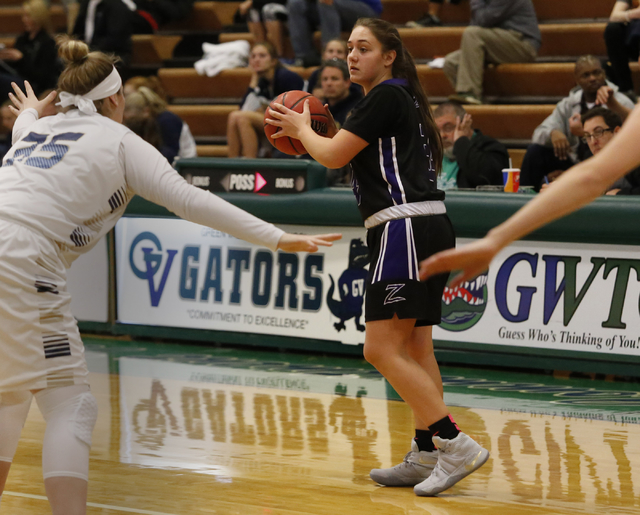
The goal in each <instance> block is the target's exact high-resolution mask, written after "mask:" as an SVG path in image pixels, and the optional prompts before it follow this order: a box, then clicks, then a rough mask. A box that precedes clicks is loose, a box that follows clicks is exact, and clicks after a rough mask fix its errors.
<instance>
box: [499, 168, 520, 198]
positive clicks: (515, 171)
mask: <svg viewBox="0 0 640 515" xmlns="http://www.w3.org/2000/svg"><path fill="white" fill-rule="evenodd" d="M502 183H503V184H504V191H506V192H507V193H517V192H518V190H519V189H520V169H519V168H504V169H503V170H502Z"/></svg>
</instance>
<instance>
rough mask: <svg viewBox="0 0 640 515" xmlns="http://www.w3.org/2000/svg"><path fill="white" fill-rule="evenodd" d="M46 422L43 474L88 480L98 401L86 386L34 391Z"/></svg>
mask: <svg viewBox="0 0 640 515" xmlns="http://www.w3.org/2000/svg"><path fill="white" fill-rule="evenodd" d="M35 398H36V402H37V403H38V407H39V408H40V411H41V412H42V416H43V417H44V419H45V420H46V422H47V429H46V430H45V433H44V442H43V444H42V473H43V476H44V478H45V479H47V478H50V477H56V476H63V477H77V478H79V479H84V480H85V481H88V480H89V450H90V448H91V433H92V432H93V427H94V426H95V424H96V420H97V418H98V404H97V402H96V399H95V397H94V396H93V395H92V394H91V392H90V391H89V387H88V386H87V385H74V386H64V387H61V388H47V389H45V390H42V391H40V392H38V393H37V394H35Z"/></svg>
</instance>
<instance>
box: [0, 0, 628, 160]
mask: <svg viewBox="0 0 640 515" xmlns="http://www.w3.org/2000/svg"><path fill="white" fill-rule="evenodd" d="M533 2H534V5H535V7H536V12H537V14H538V19H539V20H540V22H541V25H540V30H541V34H542V47H541V49H540V52H539V56H538V60H537V62H535V63H530V64H505V65H500V66H491V67H489V68H488V70H487V73H486V74H485V95H486V99H487V100H488V101H490V102H492V103H493V104H489V105H482V106H469V107H468V111H469V112H470V113H471V114H472V116H473V118H474V124H475V126H476V127H478V128H479V129H481V130H482V131H483V132H485V133H486V134H489V135H492V136H494V137H497V138H498V139H501V140H502V141H505V142H507V143H508V144H509V145H510V146H511V148H510V153H511V156H512V159H513V160H514V165H516V166H517V165H519V164H520V162H521V160H522V157H523V154H524V150H523V147H524V145H526V143H527V141H528V140H529V139H530V137H531V134H532V132H533V130H534V129H535V127H536V126H537V125H538V124H539V123H540V122H541V121H542V120H543V119H544V118H545V117H546V116H548V114H549V113H550V112H551V110H552V109H553V107H554V105H553V104H554V103H555V102H556V101H557V100H558V99H560V98H562V97H564V96H566V95H567V94H568V92H569V91H570V90H571V89H572V88H573V87H574V85H575V82H574V76H573V60H574V59H575V58H576V57H577V56H579V55H584V54H593V55H596V56H600V57H601V56H604V55H605V54H606V48H605V45H604V39H603V32H604V27H605V24H606V19H607V17H608V16H609V13H610V11H611V8H612V3H613V2H601V1H596V0H593V1H585V0H560V1H558V0H533ZM21 4H22V0H0V42H2V43H4V44H5V45H7V46H11V44H13V41H14V38H15V35H16V34H19V33H20V32H21V31H22V22H21V19H20V17H21ZM239 5H240V2H237V1H231V2H225V1H197V2H195V4H194V11H193V13H192V14H191V15H190V16H189V17H188V18H187V19H186V20H183V21H181V22H176V23H173V24H170V25H168V26H165V27H163V28H162V30H161V31H160V32H159V33H158V34H154V35H135V36H134V37H133V59H132V64H133V66H134V67H135V68H136V70H138V69H146V70H147V72H148V73H150V72H155V71H156V70H158V76H159V78H160V80H161V81H162V84H163V86H164V87H165V89H166V90H167V93H168V94H169V96H170V97H171V98H172V99H173V104H172V105H171V106H170V109H171V110H172V111H173V112H175V113H176V114H178V115H180V116H181V117H182V118H183V119H184V120H185V121H186V122H187V123H188V124H189V126H190V127H191V130H192V132H193V134H194V136H195V137H196V140H197V142H198V150H199V152H200V154H201V155H206V156H222V155H226V152H227V147H226V145H224V143H225V137H226V121H227V117H228V116H229V113H230V112H232V111H233V110H235V109H237V108H238V105H237V104H238V101H239V99H240V97H242V95H243V94H244V92H245V90H246V88H247V86H248V84H249V80H250V72H249V70H248V69H246V68H244V69H243V68H239V69H233V70H226V71H224V72H222V73H220V74H219V75H218V76H216V77H203V76H200V75H198V74H197V73H196V72H195V70H194V69H193V68H192V67H189V68H186V67H169V66H185V64H186V65H187V66H190V64H191V63H192V62H193V61H194V60H195V59H197V58H199V57H200V56H199V55H193V56H192V57H185V56H184V55H183V54H181V58H182V61H181V60H173V62H172V57H173V52H174V49H175V48H176V45H178V44H179V43H180V42H181V41H182V43H183V45H184V43H185V42H186V40H185V39H184V38H188V37H191V39H190V40H189V43H193V42H194V41H195V40H193V41H192V39H193V38H196V39H197V40H198V44H197V45H196V44H191V45H190V46H189V47H188V48H189V51H192V49H195V50H199V48H200V46H199V45H200V44H201V43H200V41H211V42H218V41H219V42H226V41H233V40H237V39H247V40H249V41H251V40H252V38H251V35H250V34H248V33H225V32H221V30H222V29H223V27H225V26H227V25H230V24H231V23H232V21H233V14H234V13H235V11H236V10H237V8H238V6H239ZM383 5H384V12H383V15H382V17H383V19H386V20H388V21H390V22H392V23H396V24H398V25H400V27H399V30H400V32H401V35H402V37H403V40H404V41H405V43H406V45H407V47H408V48H409V49H410V51H411V52H412V54H413V55H414V57H415V58H416V59H417V60H418V61H419V62H424V61H425V60H428V59H431V58H433V57H437V56H444V55H446V54H447V53H448V52H451V51H453V50H456V49H457V48H459V46H460V38H461V35H462V32H463V30H464V26H465V25H466V24H467V22H468V19H469V3H468V2H467V1H463V2H462V3H461V4H460V5H451V4H449V3H446V2H445V3H444V4H443V6H442V11H441V19H442V21H443V22H444V23H445V24H446V26H444V27H438V28H431V29H410V28H406V27H404V24H405V23H406V22H407V21H410V20H415V19H417V18H420V17H421V16H422V15H423V14H424V12H425V7H426V6H425V2H424V0H383ZM51 13H52V20H53V24H54V27H55V29H56V30H57V31H63V30H64V28H65V25H66V17H65V13H64V10H63V8H62V5H61V4H60V0H53V4H52V7H51ZM315 37H316V41H317V42H318V43H319V33H317V34H316V36H315ZM287 44H289V43H287ZM289 48H290V47H289ZM182 63H185V64H182ZM145 67H146V68H145ZM631 67H632V72H633V75H634V80H635V81H636V82H637V83H640V70H639V68H638V65H637V64H636V63H632V65H631ZM295 71H296V72H298V73H300V74H301V75H302V76H303V77H305V78H308V76H309V75H310V74H311V72H312V69H296V70H295ZM418 73H419V77H420V80H421V82H422V84H423V86H424V87H425V89H426V91H427V93H428V95H429V97H430V99H431V100H432V102H433V103H438V102H440V101H442V100H443V99H445V98H446V97H447V96H448V95H449V94H451V93H453V89H452V87H451V85H450V84H449V82H448V80H447V79H446V77H445V76H444V74H443V72H442V70H439V69H431V68H429V67H428V66H426V65H424V64H420V65H419V66H418ZM514 147H519V148H514Z"/></svg>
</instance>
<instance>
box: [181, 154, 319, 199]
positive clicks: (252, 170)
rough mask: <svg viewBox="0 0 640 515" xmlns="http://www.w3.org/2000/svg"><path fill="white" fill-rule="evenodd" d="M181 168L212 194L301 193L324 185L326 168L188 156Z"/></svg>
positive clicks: (313, 164) (302, 162) (189, 179)
mask: <svg viewBox="0 0 640 515" xmlns="http://www.w3.org/2000/svg"><path fill="white" fill-rule="evenodd" d="M177 168H178V171H179V172H180V174H181V175H182V176H183V177H184V178H185V180H186V181H187V182H188V183H189V184H193V185H194V186H197V187H199V188H202V189H206V190H208V191H211V192H213V193H262V194H271V193H302V192H305V191H309V190H311V189H315V188H318V187H324V186H325V183H326V172H325V170H324V167H322V166H321V165H319V164H318V163H316V162H313V161H307V160H302V159H246V160H242V161H240V162H238V161H236V160H229V159H185V160H181V161H179V162H178V164H177Z"/></svg>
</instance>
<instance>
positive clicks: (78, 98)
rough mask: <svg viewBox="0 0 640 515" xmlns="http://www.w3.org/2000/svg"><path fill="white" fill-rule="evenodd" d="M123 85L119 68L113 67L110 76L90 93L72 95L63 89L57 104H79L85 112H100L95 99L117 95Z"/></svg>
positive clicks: (62, 105) (63, 105) (61, 105)
mask: <svg viewBox="0 0 640 515" xmlns="http://www.w3.org/2000/svg"><path fill="white" fill-rule="evenodd" d="M121 87H122V79H121V78H120V74H119V73H118V70H116V69H115V67H114V68H113V71H112V72H111V73H110V74H109V76H108V77H107V78H106V79H104V80H103V81H102V82H101V83H100V84H98V85H97V86H96V87H95V88H93V89H92V90H91V91H89V93H85V94H84V95H72V94H71V93H69V92H67V91H61V92H60V94H59V96H60V102H58V103H57V104H56V105H58V106H60V107H67V106H72V105H74V106H78V109H79V110H80V111H82V112H83V113H85V114H95V113H97V112H98V110H97V109H96V106H95V104H94V103H93V101H94V100H102V99H103V98H107V97H109V96H111V95H115V94H116V93H117V92H118V91H120V88H121Z"/></svg>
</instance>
